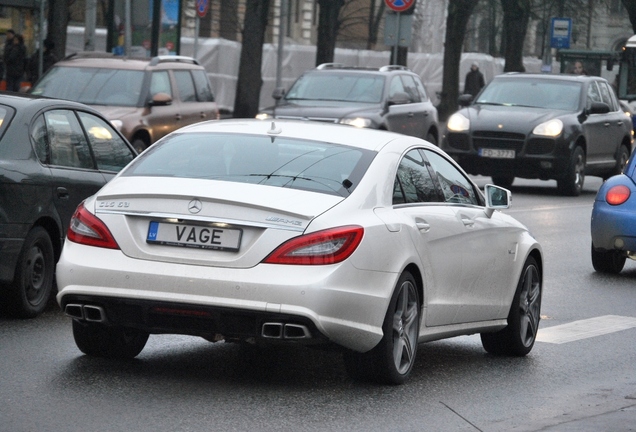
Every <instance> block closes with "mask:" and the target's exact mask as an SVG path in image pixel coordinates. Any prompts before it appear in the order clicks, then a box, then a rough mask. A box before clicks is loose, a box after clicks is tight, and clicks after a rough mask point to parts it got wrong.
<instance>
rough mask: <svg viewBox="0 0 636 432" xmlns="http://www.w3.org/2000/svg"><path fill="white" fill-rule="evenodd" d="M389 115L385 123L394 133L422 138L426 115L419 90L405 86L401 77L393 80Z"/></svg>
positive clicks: (390, 91) (389, 96)
mask: <svg viewBox="0 0 636 432" xmlns="http://www.w3.org/2000/svg"><path fill="white" fill-rule="evenodd" d="M387 103H388V106H387V114H386V117H385V121H386V124H387V128H388V129H389V130H390V131H392V132H398V133H401V134H404V135H411V136H417V137H420V138H421V137H422V134H423V125H422V123H423V120H424V115H423V113H422V112H420V110H421V102H420V99H419V95H418V94H417V90H416V91H415V92H413V91H411V92H410V93H409V90H408V89H407V87H406V86H405V85H404V82H403V81H402V76H401V75H396V76H394V77H392V78H391V81H390V83H389V94H388V99H387Z"/></svg>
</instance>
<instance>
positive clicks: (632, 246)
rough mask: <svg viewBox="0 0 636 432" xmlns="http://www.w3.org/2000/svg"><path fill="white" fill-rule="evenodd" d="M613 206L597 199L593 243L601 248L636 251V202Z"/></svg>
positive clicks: (593, 215) (592, 223) (593, 219)
mask: <svg viewBox="0 0 636 432" xmlns="http://www.w3.org/2000/svg"><path fill="white" fill-rule="evenodd" d="M631 201H632V200H630V201H628V202H627V203H625V204H623V205H621V206H611V205H609V204H607V203H606V202H604V201H596V202H595V203H594V209H593V210H592V222H591V234H592V244H593V245H594V247H595V248H596V249H600V250H622V251H630V252H636V202H634V203H632V204H631V205H630V202H631Z"/></svg>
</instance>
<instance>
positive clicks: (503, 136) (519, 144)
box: [473, 131, 526, 153]
mask: <svg viewBox="0 0 636 432" xmlns="http://www.w3.org/2000/svg"><path fill="white" fill-rule="evenodd" d="M525 139H526V136H525V135H523V134H518V133H511V132H498V131H475V132H473V147H474V148H475V150H479V149H480V148H492V149H506V150H514V151H516V152H517V153H519V152H521V150H522V149H523V144H524V142H525Z"/></svg>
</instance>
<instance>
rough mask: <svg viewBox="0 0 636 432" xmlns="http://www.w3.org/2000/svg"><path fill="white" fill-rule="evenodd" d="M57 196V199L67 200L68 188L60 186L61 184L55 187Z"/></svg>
mask: <svg viewBox="0 0 636 432" xmlns="http://www.w3.org/2000/svg"><path fill="white" fill-rule="evenodd" d="M57 197H58V198H59V199H63V200H67V199H68V197H69V194H68V190H67V189H66V188H65V187H61V186H60V187H58V188H57Z"/></svg>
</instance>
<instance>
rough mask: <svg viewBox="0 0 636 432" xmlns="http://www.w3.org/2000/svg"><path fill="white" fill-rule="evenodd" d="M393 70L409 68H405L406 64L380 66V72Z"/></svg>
mask: <svg viewBox="0 0 636 432" xmlns="http://www.w3.org/2000/svg"><path fill="white" fill-rule="evenodd" d="M394 70H404V71H407V70H409V68H407V67H406V66H402V65H386V66H382V67H381V68H380V72H389V71H394Z"/></svg>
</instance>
